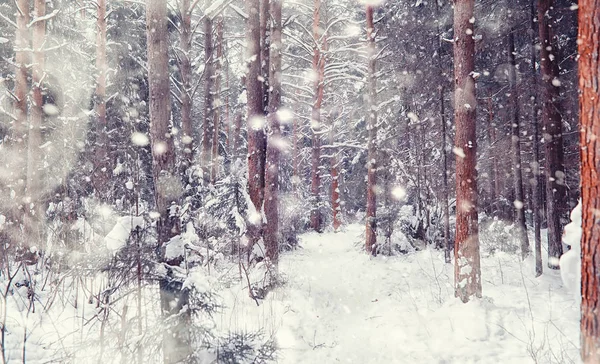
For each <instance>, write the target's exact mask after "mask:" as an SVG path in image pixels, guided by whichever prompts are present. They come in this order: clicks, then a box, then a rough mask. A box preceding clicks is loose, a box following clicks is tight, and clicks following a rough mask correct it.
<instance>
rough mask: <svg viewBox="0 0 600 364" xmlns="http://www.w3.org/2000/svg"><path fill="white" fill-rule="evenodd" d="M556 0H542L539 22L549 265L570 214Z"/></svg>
mask: <svg viewBox="0 0 600 364" xmlns="http://www.w3.org/2000/svg"><path fill="white" fill-rule="evenodd" d="M552 4H553V1H552V0H539V1H538V24H539V33H540V43H541V48H540V49H541V59H540V61H541V69H542V90H543V92H542V105H543V106H542V109H543V114H542V119H543V125H544V128H543V136H544V146H545V149H546V165H545V167H546V177H547V178H546V211H547V218H548V267H549V268H551V269H558V268H559V266H558V259H559V258H560V256H561V255H562V253H563V248H562V241H561V236H562V224H561V218H562V216H563V215H565V214H566V199H567V189H566V184H565V183H566V181H565V167H564V151H563V136H562V120H561V115H560V113H559V111H558V110H559V108H560V101H559V91H560V81H559V79H558V76H559V70H558V63H557V62H556V58H555V57H556V56H557V55H556V54H555V50H556V48H555V44H554V41H553V36H552V34H551V30H552V28H551V27H550V16H551V14H550V10H551V8H552Z"/></svg>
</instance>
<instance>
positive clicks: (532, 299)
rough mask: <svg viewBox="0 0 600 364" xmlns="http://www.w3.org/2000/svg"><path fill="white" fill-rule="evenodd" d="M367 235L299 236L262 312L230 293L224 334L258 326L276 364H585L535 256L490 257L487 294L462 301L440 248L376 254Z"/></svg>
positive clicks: (573, 311)
mask: <svg viewBox="0 0 600 364" xmlns="http://www.w3.org/2000/svg"><path fill="white" fill-rule="evenodd" d="M363 231H364V228H363V226H362V225H350V226H348V227H347V228H346V230H345V231H344V232H340V233H325V234H320V235H319V234H314V233H308V234H305V235H303V236H302V239H301V248H300V249H298V250H296V251H293V252H289V253H286V254H283V255H282V257H281V261H280V265H279V269H280V272H281V273H282V274H283V275H284V277H285V279H286V284H285V285H283V286H282V287H279V288H278V289H276V290H275V291H274V292H272V293H270V294H269V295H268V296H267V298H266V299H265V300H264V301H262V303H261V305H260V306H257V305H256V304H255V303H254V301H252V300H251V299H249V298H248V294H247V290H246V289H245V288H243V287H241V286H236V287H232V288H230V289H229V290H227V291H226V292H225V293H224V294H223V297H222V298H223V299H224V303H225V305H226V306H227V308H226V309H225V310H224V311H223V312H222V313H221V314H220V315H219V316H218V317H217V326H218V328H219V329H221V330H223V331H225V330H254V329H260V328H262V329H263V331H264V333H265V334H266V335H267V336H269V335H271V336H273V337H274V338H275V339H276V341H277V343H278V345H279V347H280V349H281V350H280V352H279V353H278V362H280V363H338V362H339V363H361V364H362V363H495V362H506V363H572V362H575V363H577V362H579V358H578V342H579V325H578V318H579V311H578V309H579V308H578V305H577V302H576V300H575V298H574V296H573V295H572V294H570V293H569V292H568V291H567V290H566V289H565V288H564V287H563V284H562V281H561V278H560V273H558V272H554V271H549V270H548V269H546V270H545V271H544V275H542V276H541V277H539V278H535V277H534V262H533V259H532V258H531V259H529V260H527V261H525V262H521V261H520V259H519V257H518V254H514V255H509V254H505V253H499V252H497V253H495V254H493V255H489V256H485V255H484V256H482V281H483V298H482V299H476V300H473V301H472V302H470V303H468V304H463V303H461V302H460V300H458V299H456V298H454V292H453V288H452V282H453V267H452V265H450V264H445V263H444V258H443V254H442V253H441V252H439V251H436V250H433V249H426V250H424V251H420V252H417V253H411V254H408V255H404V256H398V257H383V256H381V257H377V258H372V257H369V256H368V255H366V254H363V252H362V250H361V247H360V246H359V242H362V240H363V239H362V237H361V234H362V233H363Z"/></svg>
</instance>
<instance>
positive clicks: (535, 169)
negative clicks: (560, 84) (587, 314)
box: [530, 0, 543, 277]
mask: <svg viewBox="0 0 600 364" xmlns="http://www.w3.org/2000/svg"><path fill="white" fill-rule="evenodd" d="M535 1H536V0H531V3H530V18H531V23H530V24H531V47H530V48H531V62H530V63H531V67H530V70H531V85H532V88H531V89H532V98H531V108H532V110H531V113H532V116H533V163H532V166H531V170H532V175H533V180H532V186H531V189H532V192H533V197H532V200H533V204H532V205H533V225H534V235H535V276H536V277H539V276H541V275H542V272H543V267H542V233H541V225H542V216H541V214H542V202H541V200H542V190H541V187H542V186H541V183H540V126H539V118H538V115H539V107H538V102H537V99H538V97H537V86H538V82H537V71H536V67H535V65H536V63H537V60H536V58H537V57H536V49H535V44H536V41H535V39H536V37H535V34H536V33H537V29H536V27H537V25H536V19H535Z"/></svg>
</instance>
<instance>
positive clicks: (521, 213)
mask: <svg viewBox="0 0 600 364" xmlns="http://www.w3.org/2000/svg"><path fill="white" fill-rule="evenodd" d="M514 31H515V29H514V28H511V29H510V32H509V33H508V61H509V64H510V70H509V75H508V76H509V84H510V100H511V104H512V128H511V130H512V139H511V142H512V149H511V156H512V169H513V188H514V192H515V200H514V206H515V224H516V225H517V239H518V241H519V245H520V246H521V258H522V259H525V258H526V257H527V255H529V239H528V238H527V226H526V221H525V195H524V193H523V169H522V167H521V132H520V123H521V121H520V115H519V91H518V89H517V63H516V61H515V36H514Z"/></svg>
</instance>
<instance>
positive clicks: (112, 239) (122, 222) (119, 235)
mask: <svg viewBox="0 0 600 364" xmlns="http://www.w3.org/2000/svg"><path fill="white" fill-rule="evenodd" d="M143 226H144V218H143V217H140V216H124V217H121V218H119V220H118V221H117V223H116V224H115V226H114V227H113V228H112V230H111V231H110V232H109V233H108V235H106V237H104V243H105V244H106V247H107V248H108V250H110V251H111V252H112V253H113V254H116V253H117V252H118V251H119V250H121V249H122V248H123V247H124V246H125V245H126V244H127V239H129V235H130V234H131V232H132V231H133V230H135V229H136V228H137V227H143Z"/></svg>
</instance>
